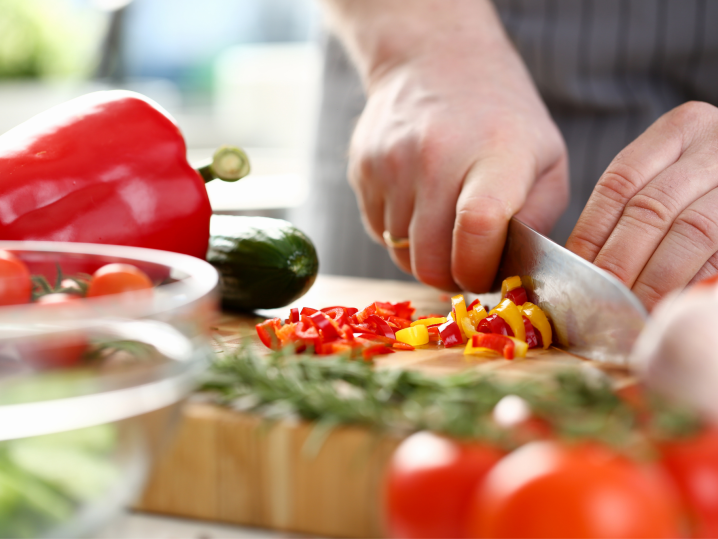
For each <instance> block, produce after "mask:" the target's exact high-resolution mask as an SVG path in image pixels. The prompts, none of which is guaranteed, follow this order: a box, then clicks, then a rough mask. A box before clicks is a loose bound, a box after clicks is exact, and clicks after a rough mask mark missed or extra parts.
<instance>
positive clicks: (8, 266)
mask: <svg viewBox="0 0 718 539" xmlns="http://www.w3.org/2000/svg"><path fill="white" fill-rule="evenodd" d="M31 293H32V279H31V278H30V271H29V270H28V269H27V266H26V265H25V264H24V263H23V262H22V260H20V259H18V258H17V257H16V256H15V255H13V254H12V253H9V252H8V251H0V305H20V304H22V303H29V301H30V294H31Z"/></svg>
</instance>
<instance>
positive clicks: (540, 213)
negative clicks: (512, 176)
mask: <svg viewBox="0 0 718 539" xmlns="http://www.w3.org/2000/svg"><path fill="white" fill-rule="evenodd" d="M568 198H569V185H568V160H567V159H566V157H565V156H563V157H561V158H560V159H559V160H558V161H556V163H555V164H554V165H553V166H552V167H551V168H550V169H549V170H547V171H546V172H545V173H544V174H543V175H542V176H541V177H539V178H538V179H537V180H536V183H535V184H534V185H533V187H532V188H531V190H530V191H529V194H528V196H527V197H526V202H525V203H524V205H523V207H522V208H521V211H519V212H518V213H517V214H516V217H517V218H518V219H520V220H521V221H522V222H523V223H525V224H527V225H529V226H530V227H531V228H533V229H534V230H536V231H538V232H540V233H542V234H544V235H546V234H549V233H550V232H551V229H552V228H553V226H554V225H555V224H556V221H558V218H559V217H561V215H562V214H563V212H564V210H565V209H566V206H567V205H568Z"/></svg>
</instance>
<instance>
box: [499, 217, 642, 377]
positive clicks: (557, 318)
mask: <svg viewBox="0 0 718 539" xmlns="http://www.w3.org/2000/svg"><path fill="white" fill-rule="evenodd" d="M513 275H519V276H520V277H521V282H522V284H523V286H524V288H525V289H526V292H527V294H528V298H529V301H531V302H532V303H535V304H536V305H538V306H539V307H541V309H543V311H544V312H545V313H546V314H547V315H548V317H549V318H550V320H551V322H552V325H553V328H554V345H556V346H558V347H559V348H562V349H564V350H566V351H568V352H570V353H572V354H575V355H577V356H581V357H583V358H586V359H592V360H595V361H602V362H607V363H613V364H618V365H623V366H625V365H627V364H628V355H629V354H630V352H631V348H632V347H633V344H634V342H635V341H636V339H637V338H638V334H639V333H640V332H641V330H642V329H643V326H644V325H645V323H646V320H647V319H648V313H647V312H646V309H645V308H644V307H643V304H641V302H640V301H639V300H638V298H637V297H636V296H635V295H634V294H633V293H632V292H631V291H630V290H629V289H628V288H627V287H626V286H625V285H624V284H623V283H621V282H620V281H619V280H618V279H616V278H615V277H613V276H612V275H610V274H609V273H607V272H605V271H603V270H602V269H600V268H598V267H596V266H594V265H593V264H591V263H590V262H587V261H586V260H584V259H583V258H581V257H579V256H578V255H575V254H574V253H572V252H571V251H569V250H568V249H565V248H564V247H561V246H560V245H558V244H557V243H554V242H553V241H551V240H550V239H548V238H546V237H545V236H542V235H541V234H539V233H538V232H536V231H535V230H533V229H532V228H530V227H529V226H528V225H526V224H524V223H522V222H521V221H519V220H518V219H516V218H512V219H511V221H510V222H509V228H508V235H507V238H506V244H505V246H504V252H503V254H502V257H501V262H500V264H499V270H498V274H497V276H496V281H495V283H494V289H496V288H497V287H498V288H499V289H500V288H501V282H502V281H503V280H504V279H506V278H507V277H511V276H513Z"/></svg>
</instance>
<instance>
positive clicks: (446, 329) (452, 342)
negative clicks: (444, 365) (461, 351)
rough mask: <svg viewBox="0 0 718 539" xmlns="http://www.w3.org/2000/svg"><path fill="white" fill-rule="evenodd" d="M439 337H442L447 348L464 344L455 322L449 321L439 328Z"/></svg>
mask: <svg viewBox="0 0 718 539" xmlns="http://www.w3.org/2000/svg"><path fill="white" fill-rule="evenodd" d="M439 335H441V340H442V341H443V343H444V346H445V347H446V348H451V347H452V346H456V345H457V344H463V343H464V339H463V338H462V337H461V331H460V330H459V326H458V325H457V324H456V322H454V321H453V320H449V321H447V322H445V323H443V324H441V325H440V326H439Z"/></svg>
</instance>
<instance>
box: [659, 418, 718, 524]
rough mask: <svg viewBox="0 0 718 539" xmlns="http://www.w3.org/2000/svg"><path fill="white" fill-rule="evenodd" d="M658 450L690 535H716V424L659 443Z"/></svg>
mask: <svg viewBox="0 0 718 539" xmlns="http://www.w3.org/2000/svg"><path fill="white" fill-rule="evenodd" d="M660 451H661V455H662V464H663V467H664V468H665V470H666V471H667V472H668V474H669V475H670V477H671V479H673V481H674V482H675V484H676V487H677V489H678V492H679V493H680V496H681V499H682V501H683V505H684V508H685V511H686V513H687V514H688V517H689V521H690V522H691V524H692V528H693V529H692V531H693V533H692V536H693V537H718V428H716V427H711V428H708V429H705V430H704V431H703V432H701V433H700V434H698V435H696V436H692V437H690V438H686V439H681V440H675V441H672V442H669V443H663V444H660Z"/></svg>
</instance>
